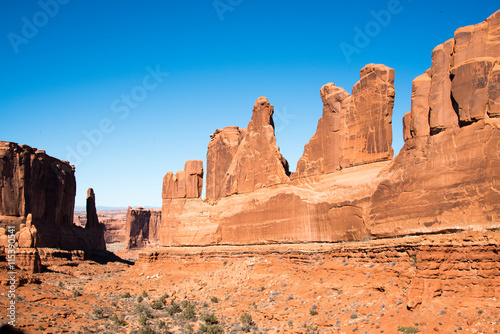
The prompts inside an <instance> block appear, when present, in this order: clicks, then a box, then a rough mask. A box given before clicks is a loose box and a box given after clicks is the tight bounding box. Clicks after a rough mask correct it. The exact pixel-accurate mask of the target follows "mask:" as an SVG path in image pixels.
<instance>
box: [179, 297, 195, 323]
mask: <svg viewBox="0 0 500 334" xmlns="http://www.w3.org/2000/svg"><path fill="white" fill-rule="evenodd" d="M182 305H183V307H184V310H182V313H181V318H182V319H184V320H188V321H194V320H196V311H195V306H194V304H191V303H190V302H187V303H184V301H183V303H182Z"/></svg>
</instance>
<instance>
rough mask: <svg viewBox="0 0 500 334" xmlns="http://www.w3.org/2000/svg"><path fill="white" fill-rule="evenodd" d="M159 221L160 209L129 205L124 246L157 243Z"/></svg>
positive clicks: (136, 246)
mask: <svg viewBox="0 0 500 334" xmlns="http://www.w3.org/2000/svg"><path fill="white" fill-rule="evenodd" d="M160 223H161V211H158V210H148V209H144V208H141V207H138V208H135V209H132V208H131V207H129V208H128V211H127V221H126V223H125V236H126V239H125V244H126V247H127V248H129V249H130V248H142V247H146V246H150V245H155V244H158V242H159V240H160V238H159V231H160Z"/></svg>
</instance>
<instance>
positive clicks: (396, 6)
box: [339, 0, 412, 63]
mask: <svg viewBox="0 0 500 334" xmlns="http://www.w3.org/2000/svg"><path fill="white" fill-rule="evenodd" d="M407 1H410V2H411V1H412V0H407ZM386 7H387V9H381V10H379V11H375V10H371V11H370V15H371V16H372V17H373V20H370V21H368V22H367V23H366V24H365V26H364V27H362V28H360V27H358V26H356V27H354V32H355V35H354V39H353V44H354V45H353V44H349V43H346V42H341V43H340V44H339V47H340V50H341V51H342V53H343V54H344V57H345V59H346V60H347V63H350V62H351V56H352V55H353V54H360V53H361V50H362V49H364V48H366V47H367V46H368V45H369V44H370V43H371V41H372V39H373V38H375V37H377V36H378V35H379V34H380V33H381V31H382V28H386V27H387V26H388V25H389V24H390V23H391V20H392V17H393V16H394V15H398V14H401V12H402V11H403V9H404V8H403V5H402V4H401V1H399V0H389V1H388V2H387V6H386Z"/></svg>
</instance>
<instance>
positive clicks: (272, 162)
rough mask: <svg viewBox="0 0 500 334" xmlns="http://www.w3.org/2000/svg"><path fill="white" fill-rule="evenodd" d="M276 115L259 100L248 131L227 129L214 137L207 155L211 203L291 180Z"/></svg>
mask: <svg viewBox="0 0 500 334" xmlns="http://www.w3.org/2000/svg"><path fill="white" fill-rule="evenodd" d="M273 113H274V107H273V106H272V105H271V104H270V103H269V101H268V100H267V98H265V97H259V98H258V99H257V101H256V102H255V105H254V107H253V111H252V119H251V120H250V123H248V126H247V127H246V128H245V129H241V130H240V129H238V128H237V127H229V128H224V130H222V131H221V130H216V131H215V133H214V134H213V135H212V136H211V141H210V143H209V144H208V153H207V166H208V167H207V170H208V171H209V173H210V174H209V175H210V177H209V178H207V199H208V200H209V201H217V200H219V199H220V198H222V197H226V196H230V195H233V194H242V193H248V192H252V191H254V190H256V189H259V188H262V187H267V186H270V185H274V184H280V183H285V182H287V181H288V180H289V171H288V162H287V161H286V159H285V158H284V157H283V156H282V155H281V153H280V151H279V147H278V146H277V145H276V137H275V136H274V122H273V117H272V116H273Z"/></svg>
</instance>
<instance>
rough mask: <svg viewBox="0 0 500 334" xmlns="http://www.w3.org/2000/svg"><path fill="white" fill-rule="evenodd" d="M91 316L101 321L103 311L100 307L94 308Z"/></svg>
mask: <svg viewBox="0 0 500 334" xmlns="http://www.w3.org/2000/svg"><path fill="white" fill-rule="evenodd" d="M92 315H93V316H94V317H95V318H97V319H102V318H104V310H103V309H102V307H96V308H95V309H94V310H93V311H92Z"/></svg>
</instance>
